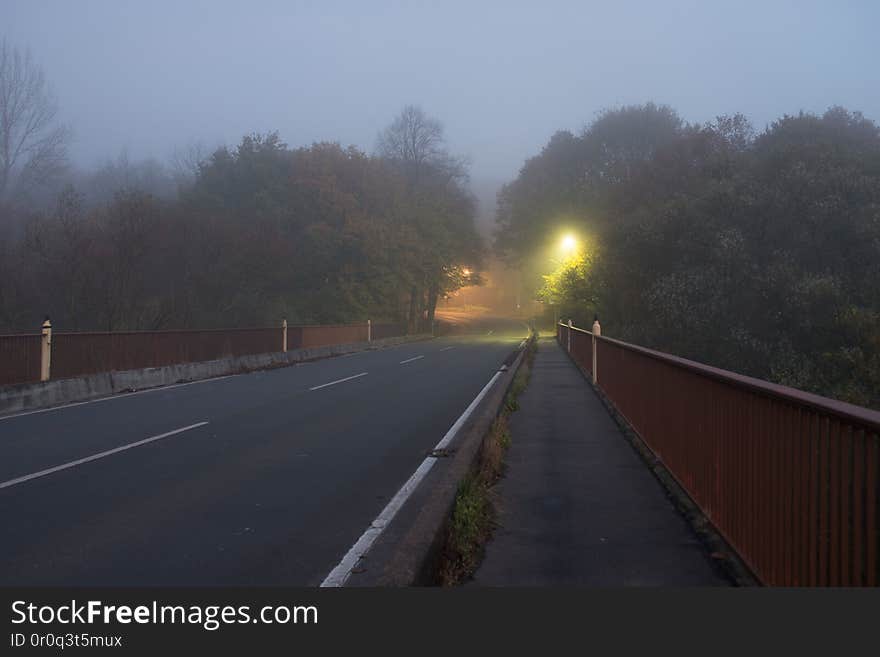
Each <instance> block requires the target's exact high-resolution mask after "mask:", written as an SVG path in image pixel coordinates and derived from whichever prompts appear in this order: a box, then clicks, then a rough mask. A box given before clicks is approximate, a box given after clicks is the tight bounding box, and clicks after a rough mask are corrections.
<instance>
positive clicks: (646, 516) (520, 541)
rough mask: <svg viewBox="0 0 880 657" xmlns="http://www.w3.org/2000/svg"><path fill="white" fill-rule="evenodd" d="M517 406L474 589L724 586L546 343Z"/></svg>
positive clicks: (571, 369) (576, 376)
mask: <svg viewBox="0 0 880 657" xmlns="http://www.w3.org/2000/svg"><path fill="white" fill-rule="evenodd" d="M519 401H520V410H519V411H518V412H516V413H514V414H513V415H512V416H511V420H510V429H511V447H510V449H509V450H508V452H507V457H506V462H507V472H506V475H505V477H504V478H503V479H502V480H501V481H500V482H499V484H498V486H497V490H498V493H499V505H500V518H499V521H500V526H499V527H498V528H497V529H496V531H495V535H494V537H493V539H492V540H491V541H490V543H489V545H488V546H487V550H486V556H485V559H484V561H483V563H482V565H481V566H480V568H479V570H478V571H477V573H476V575H475V582H474V583H475V584H477V585H484V586H509V585H521V586H545V585H581V586H609V587H616V586H724V585H727V581H726V579H725V578H724V577H723V575H721V574H720V573H719V572H718V571H717V570H716V569H715V568H714V566H713V564H712V562H711V559H710V558H709V556H708V554H706V551H705V549H704V548H703V545H702V544H701V543H700V541H699V540H698V539H697V537H696V536H695V535H694V533H693V532H692V530H691V528H690V526H689V525H688V524H687V522H686V521H685V519H684V518H683V517H682V516H681V515H680V514H679V513H678V511H677V510H676V509H675V507H674V506H673V504H672V502H671V500H670V499H669V498H668V497H667V495H666V492H665V490H664V489H663V487H662V486H661V485H660V483H659V482H658V481H657V480H656V478H655V477H654V475H653V474H651V472H650V471H649V470H648V468H647V467H646V466H645V464H644V463H643V462H642V460H641V459H640V458H639V456H638V455H637V454H636V453H635V451H634V450H633V449H632V447H631V446H630V445H629V443H628V442H627V441H626V439H625V438H624V437H623V435H622V434H621V432H620V430H619V429H618V427H617V425H616V424H615V422H614V420H613V419H612V418H611V416H610V415H609V414H608V412H607V411H606V409H605V407H604V406H603V404H602V402H601V401H600V399H599V398H598V397H597V396H596V394H595V392H594V391H593V390H592V388H591V387H590V386H589V385H588V383H587V382H586V380H585V379H584V377H583V376H582V375H581V373H580V372H579V371H578V369H577V368H576V367H575V365H574V364H573V363H572V362H571V361H570V360H569V358H568V356H567V355H566V354H565V353H564V352H563V351H562V350H561V349H560V348H559V346H558V345H557V344H556V341H555V340H553V339H544V340H541V342H540V344H539V348H538V352H537V354H536V357H535V363H534V369H533V371H532V379H531V382H530V384H529V386H528V388H527V389H526V391H525V392H524V393H523V394H522V396H521V397H520V400H519Z"/></svg>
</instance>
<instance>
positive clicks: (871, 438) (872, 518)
mask: <svg viewBox="0 0 880 657" xmlns="http://www.w3.org/2000/svg"><path fill="white" fill-rule="evenodd" d="M877 442H878V435H877V434H870V433H868V434H867V435H866V445H865V446H866V447H867V449H866V450H865V451H866V458H865V463H866V464H867V468H866V470H865V487H866V488H865V498H866V499H865V507H866V508H865V514H866V517H865V537H866V539H867V540H866V543H867V545H866V547H865V557H866V559H865V575H866V579H867V582H866V583H867V585H868V586H877V585H878V584H880V581H878V578H877V559H878V555H877V548H878V541H877V530H878V523H877V511H878V508H877V507H878V504H877V501H878V498H880V481H878V479H880V478H878V476H877V470H878V467H877V458H878V451H880V450H878V445H877Z"/></svg>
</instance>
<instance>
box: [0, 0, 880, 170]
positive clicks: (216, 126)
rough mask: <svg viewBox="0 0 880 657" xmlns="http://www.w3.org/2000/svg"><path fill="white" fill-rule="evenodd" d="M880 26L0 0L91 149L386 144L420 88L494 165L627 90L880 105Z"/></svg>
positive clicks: (753, 10)
mask: <svg viewBox="0 0 880 657" xmlns="http://www.w3.org/2000/svg"><path fill="white" fill-rule="evenodd" d="M878 25H880V2H878V1H876V0H864V1H861V2H857V1H848V0H836V1H831V0H829V1H827V2H807V1H797V2H795V1H792V2H774V1H773V0H763V1H761V2H754V3H751V2H745V1H733V0H727V1H725V2H708V1H706V2H697V1H693V2H677V1H675V0H664V1H663V2H659V1H658V2H626V1H621V0H604V1H603V2H588V1H586V0H581V1H580V2H555V1H552V0H531V1H528V2H517V1H516V0H507V1H498V2H480V1H479V0H471V1H470V2H461V3H459V2H448V1H441V0H436V1H435V2H384V1H382V0H364V1H362V2H334V1H332V0H322V1H318V2H297V1H295V0H286V1H277V2H273V1H268V0H267V1H260V0H250V1H248V2H244V1H240V2H229V1H225V2H224V1H220V0H215V1H210V2H209V1H204V2H195V1H187V0H171V1H164V0H140V1H130V0H106V1H98V0H69V1H48V0H0V36H4V35H5V36H6V37H7V38H8V40H9V41H11V42H12V43H14V44H17V45H20V46H24V47H27V48H30V50H31V51H32V53H33V55H34V56H35V58H36V59H37V61H39V62H40V63H41V65H42V66H43V68H44V70H45V73H46V76H47V78H48V79H49V80H50V81H51V83H52V86H53V87H54V89H55V92H56V94H57V96H58V99H59V101H60V104H61V108H62V112H63V117H64V120H65V121H66V122H67V123H69V124H70V125H71V126H72V127H73V129H74V134H75V141H74V143H73V145H72V155H73V156H74V159H75V160H76V161H77V162H79V163H81V164H84V165H87V166H90V165H94V164H97V163H98V162H100V161H101V160H104V159H107V158H110V157H115V156H116V155H118V154H119V153H120V151H121V150H122V149H123V148H125V149H127V150H128V153H129V155H130V156H131V157H132V158H140V157H144V156H154V157H157V158H160V159H165V158H167V157H168V156H169V154H170V153H171V152H172V151H173V149H174V148H175V146H180V145H184V144H186V143H188V142H191V141H193V140H202V141H204V142H206V143H207V144H211V145H213V144H217V143H235V142H237V141H238V140H239V139H240V137H241V136H242V135H243V134H244V133H247V132H252V131H260V132H263V131H268V130H278V131H279V132H280V133H281V136H282V137H283V138H284V140H285V141H287V142H288V143H289V144H291V145H294V146H296V145H304V144H309V143H311V142H313V141H318V140H333V141H339V142H341V143H342V144H343V145H348V144H355V145H357V146H359V147H361V148H363V149H365V150H367V151H372V149H373V147H374V145H375V138H376V133H377V132H378V130H379V129H380V128H381V127H383V126H384V125H385V124H386V123H388V122H389V121H390V120H391V119H392V118H393V116H394V114H395V113H396V112H398V111H399V110H400V108H401V107H402V106H403V105H404V104H406V103H416V104H420V105H421V106H422V107H423V108H424V109H425V110H426V111H427V112H429V113H430V114H433V115H435V116H436V117H438V118H439V119H441V120H442V121H443V123H444V124H445V126H446V129H447V135H448V138H449V140H450V143H451V145H452V146H453V148H454V150H455V151H457V152H459V153H462V154H466V155H469V156H470V157H471V159H472V162H473V166H472V173H473V177H474V179H475V181H476V182H481V183H485V182H495V181H503V180H506V179H509V178H511V177H513V176H515V175H516V172H517V170H518V169H519V167H520V166H521V165H522V163H523V160H524V159H525V158H526V157H528V156H529V155H532V154H534V153H536V152H537V151H538V150H539V149H540V148H541V146H543V144H544V143H545V142H546V141H547V139H548V138H549V136H550V135H552V134H553V132H555V131H556V130H559V129H564V128H565V129H570V130H574V131H578V130H580V129H581V128H582V127H583V126H584V124H585V123H587V122H589V121H590V119H591V118H592V117H594V116H595V114H596V112H597V111H598V110H600V109H602V108H605V107H613V106H617V105H620V104H627V103H638V102H643V101H647V100H653V101H655V102H658V103H666V104H669V105H671V106H673V107H674V108H676V109H677V110H678V111H679V112H680V113H681V114H682V116H683V117H684V118H685V119H687V120H689V121H707V120H710V119H712V118H713V117H715V116H716V115H718V114H722V113H733V112H737V111H740V112H743V113H745V114H746V115H747V116H749V117H750V118H751V119H752V121H753V122H754V124H755V126H756V127H757V128H763V127H764V126H765V124H766V123H767V122H769V121H772V120H773V119H774V118H776V117H778V116H780V115H782V114H783V113H786V112H787V113H796V112H797V111H798V110H801V109H804V110H810V111H814V112H822V111H824V110H825V109H826V108H827V107H828V106H830V105H833V104H841V105H844V106H846V107H848V108H850V109H853V110H861V111H862V112H864V113H865V115H867V116H868V117H870V118H873V119H875V120H880V38H878V33H877V28H878Z"/></svg>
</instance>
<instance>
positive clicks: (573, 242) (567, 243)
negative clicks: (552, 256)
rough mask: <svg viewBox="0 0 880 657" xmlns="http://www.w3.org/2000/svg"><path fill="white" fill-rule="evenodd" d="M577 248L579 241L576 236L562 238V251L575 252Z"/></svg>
mask: <svg viewBox="0 0 880 657" xmlns="http://www.w3.org/2000/svg"><path fill="white" fill-rule="evenodd" d="M576 248H577V239H575V236H574V235H571V234H569V235H566V236H565V237H563V238H562V250H563V251H566V252H571V251H574V250H575V249H576Z"/></svg>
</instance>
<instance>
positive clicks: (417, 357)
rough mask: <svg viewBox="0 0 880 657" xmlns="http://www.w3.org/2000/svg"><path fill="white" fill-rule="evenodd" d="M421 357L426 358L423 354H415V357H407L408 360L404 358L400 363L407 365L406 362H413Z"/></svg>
mask: <svg viewBox="0 0 880 657" xmlns="http://www.w3.org/2000/svg"><path fill="white" fill-rule="evenodd" d="M419 358H424V356H423V355H422V356H414V357H413V358H407V359H406V360H402V361H400V363H399V364H400V365H405V364H406V363H411V362H413V361H414V360H418V359H419Z"/></svg>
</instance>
